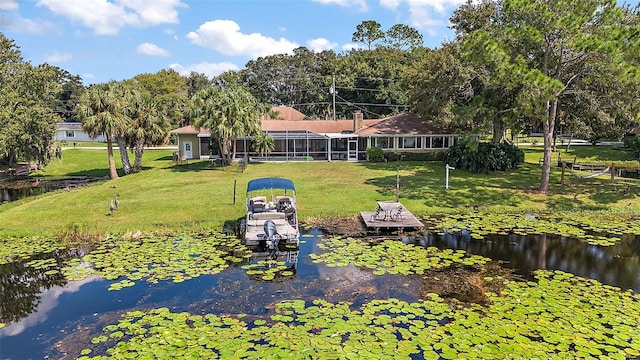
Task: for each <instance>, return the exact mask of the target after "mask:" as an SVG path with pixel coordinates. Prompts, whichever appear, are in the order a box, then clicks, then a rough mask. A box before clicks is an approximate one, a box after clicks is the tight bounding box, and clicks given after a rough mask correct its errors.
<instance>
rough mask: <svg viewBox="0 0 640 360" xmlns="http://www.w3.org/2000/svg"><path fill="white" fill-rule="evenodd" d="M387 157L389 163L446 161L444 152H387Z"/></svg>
mask: <svg viewBox="0 0 640 360" xmlns="http://www.w3.org/2000/svg"><path fill="white" fill-rule="evenodd" d="M385 157H386V158H387V160H388V161H398V160H400V161H442V160H444V151H427V152H400V153H397V152H391V151H390V152H387V153H385Z"/></svg>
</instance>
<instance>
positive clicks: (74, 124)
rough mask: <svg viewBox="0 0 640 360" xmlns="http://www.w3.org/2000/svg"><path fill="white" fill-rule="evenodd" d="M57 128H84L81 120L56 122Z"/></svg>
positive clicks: (65, 129) (64, 129)
mask: <svg viewBox="0 0 640 360" xmlns="http://www.w3.org/2000/svg"><path fill="white" fill-rule="evenodd" d="M56 130H62V131H67V130H82V123H79V122H61V123H56Z"/></svg>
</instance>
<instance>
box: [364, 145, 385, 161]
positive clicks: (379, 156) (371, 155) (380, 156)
mask: <svg viewBox="0 0 640 360" xmlns="http://www.w3.org/2000/svg"><path fill="white" fill-rule="evenodd" d="M366 151H367V158H368V159H369V161H372V162H382V161H384V151H383V150H382V149H381V148H379V147H377V146H372V147H368V148H367V150H366Z"/></svg>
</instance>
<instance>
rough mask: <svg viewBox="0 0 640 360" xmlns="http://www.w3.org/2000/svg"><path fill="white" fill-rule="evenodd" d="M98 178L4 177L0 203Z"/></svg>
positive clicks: (76, 185)
mask: <svg viewBox="0 0 640 360" xmlns="http://www.w3.org/2000/svg"><path fill="white" fill-rule="evenodd" d="M0 180H1V179H0ZM98 180H101V179H100V178H89V177H84V176H81V177H72V178H61V179H47V180H43V179H41V178H19V179H16V180H7V179H4V180H1V181H0V204H2V203H5V202H10V201H16V200H20V199H23V198H26V197H29V196H36V195H40V194H44V193H48V192H50V191H56V190H60V189H71V188H74V187H79V186H85V185H87V184H89V183H91V182H94V181H98Z"/></svg>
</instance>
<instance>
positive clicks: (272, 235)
mask: <svg viewBox="0 0 640 360" xmlns="http://www.w3.org/2000/svg"><path fill="white" fill-rule="evenodd" d="M264 234H265V237H266V238H267V247H268V248H269V251H271V252H275V251H276V250H277V249H278V242H279V240H280V239H279V238H280V237H279V236H277V235H278V230H277V229H276V223H274V222H273V220H267V221H265V222H264Z"/></svg>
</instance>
